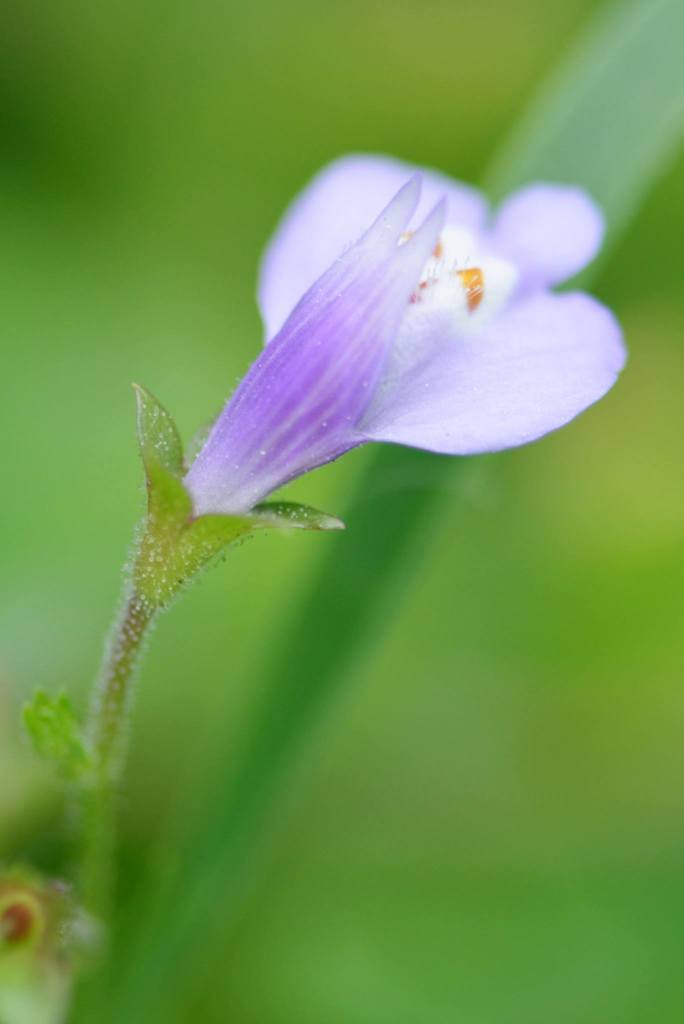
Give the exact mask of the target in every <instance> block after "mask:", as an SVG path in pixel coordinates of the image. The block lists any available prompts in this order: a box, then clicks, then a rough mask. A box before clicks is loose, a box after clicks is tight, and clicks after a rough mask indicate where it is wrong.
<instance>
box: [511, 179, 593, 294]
mask: <svg viewBox="0 0 684 1024" xmlns="http://www.w3.org/2000/svg"><path fill="white" fill-rule="evenodd" d="M603 233H604V223H603V216H602V214H601V211H600V210H599V208H598V207H597V206H596V204H595V203H594V201H593V200H592V199H591V198H590V197H589V196H588V195H587V193H586V192H584V191H583V190H582V189H580V188H575V187H571V186H565V185H545V184H537V185H528V186H527V187H526V188H523V189H520V191H519V192H514V193H513V195H511V196H509V197H508V199H506V200H505V201H504V202H503V203H502V205H501V207H500V208H499V210H498V212H497V214H496V217H495V220H494V224H493V227H492V231H491V244H492V247H493V248H494V249H495V251H496V252H497V254H498V255H500V256H503V257H504V258H505V259H508V260H510V261H511V262H512V263H514V264H515V265H516V266H517V268H518V270H519V271H520V274H521V276H522V278H523V284H524V285H527V286H528V287H541V288H543V287H548V286H551V285H555V284H559V283H560V282H561V281H566V280H567V279H568V278H569V277H572V275H573V274H576V273H577V272H578V271H579V270H581V269H582V268H583V267H585V266H586V265H587V263H589V262H590V261H591V260H593V258H594V256H595V255H596V253H597V252H598V251H599V249H600V247H601V242H602V240H603Z"/></svg>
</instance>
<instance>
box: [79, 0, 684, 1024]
mask: <svg viewBox="0 0 684 1024" xmlns="http://www.w3.org/2000/svg"><path fill="white" fill-rule="evenodd" d="M683 35H684V7H683V6H682V4H681V2H680V0H660V2H655V3H654V2H653V0H636V2H632V3H618V4H615V5H610V6H609V7H608V8H607V10H606V11H602V12H601V13H600V14H599V16H598V17H597V18H596V19H595V20H594V21H593V23H591V24H590V25H589V26H588V28H587V30H586V32H585V33H584V34H583V38H582V39H581V40H580V41H579V43H578V44H577V45H576V46H575V47H573V49H572V51H571V53H570V54H569V56H568V58H567V60H566V62H565V64H564V66H563V67H562V68H561V70H560V71H559V72H558V73H556V74H554V75H553V77H552V79H551V80H550V81H549V82H545V83H544V84H543V85H542V87H541V88H540V90H539V92H538V96H537V99H536V100H535V101H534V102H533V104H532V106H531V108H530V111H529V113H528V114H527V116H526V117H525V118H524V119H523V120H522V122H521V124H520V126H519V127H518V128H516V130H515V131H514V132H513V134H512V136H511V138H510V139H509V141H508V142H507V143H506V144H505V145H504V146H503V147H502V150H501V152H500V153H499V154H497V156H496V158H495V159H494V161H493V164H492V167H491V170H490V171H489V173H487V174H486V175H485V178H484V180H485V183H486V184H487V185H489V186H490V188H491V190H492V192H494V193H495V194H500V193H502V192H504V191H507V190H508V189H511V188H514V187H516V186H517V185H519V184H521V183H522V182H524V181H526V180H529V179H531V178H547V179H555V180H563V181H572V182H574V183H577V184H579V185H582V186H584V187H585V188H588V189H589V190H590V191H591V192H592V193H593V195H594V196H595V198H596V199H597V200H598V201H599V202H600V203H601V205H602V206H603V208H604V211H605V213H606V217H607V221H608V226H609V243H610V244H612V245H614V244H615V243H616V241H617V240H618V238H619V236H620V233H621V232H622V231H624V229H625V228H626V227H627V224H628V222H629V219H630V218H631V217H632V216H633V215H634V213H635V212H636V210H637V208H638V206H639V203H640V201H641V199H642V198H643V196H644V195H645V194H646V193H647V191H648V190H649V188H650V187H652V185H653V183H654V181H655V179H656V177H657V176H658V175H659V174H661V173H662V172H663V171H664V170H665V168H666V166H667V163H668V161H669V159H670V157H671V156H672V154H673V153H674V152H675V149H676V147H677V146H678V145H679V142H680V140H681V135H682V127H683V123H684V104H683V102H682V95H681V89H680V81H679V80H680V75H681V60H680V52H679V48H680V40H681V38H682V36H683ZM464 465H466V464H465V463H463V462H461V463H457V464H456V466H455V467H454V466H452V463H451V462H450V460H448V459H439V458H434V457H430V456H427V455H425V454H423V453H417V452H412V451H403V450H394V449H392V448H388V449H384V450H381V451H379V452H378V454H377V455H376V456H375V457H374V459H373V461H372V463H371V464H370V466H369V467H368V470H367V472H366V474H365V475H364V476H363V478H362V479H361V481H360V484H359V488H358V493H357V496H356V498H355V499H353V500H352V501H351V502H350V510H349V512H348V516H347V518H348V522H349V526H350V530H349V534H348V535H347V536H346V537H345V538H344V539H343V540H342V541H340V542H339V543H343V544H344V557H343V558H340V557H339V555H340V551H339V550H338V548H337V546H336V544H335V543H334V542H333V548H332V550H331V552H330V556H329V557H328V558H326V559H324V561H323V565H322V567H321V571H320V574H319V577H318V579H317V580H316V581H315V582H314V584H313V587H312V590H311V592H310V594H309V596H308V598H307V599H306V600H305V602H304V605H303V608H302V609H301V613H300V618H299V620H298V621H297V623H295V624H294V625H293V628H292V630H291V632H290V634H289V637H288V639H287V641H286V644H285V648H284V649H283V650H280V651H279V652H278V656H277V657H276V658H275V659H274V661H273V664H272V667H271V670H270V672H269V676H268V679H267V687H266V703H265V706H264V707H263V708H262V710H261V713H260V717H259V718H258V720H257V722H256V724H255V726H254V730H253V734H252V739H251V743H250V745H249V747H248V749H247V750H246V752H245V754H244V757H243V760H242V763H241V767H240V769H239V771H238V773H237V776H234V777H229V778H228V779H226V778H221V779H219V780H217V785H216V792H215V794H214V799H213V800H212V801H209V806H210V808H211V816H210V818H208V820H207V822H206V824H205V827H204V831H203V833H201V834H200V836H199V838H198V839H197V841H196V843H195V845H193V846H192V847H190V848H189V849H188V850H186V851H184V852H183V855H182V857H181V858H180V864H179V866H178V867H177V868H176V869H175V870H174V871H173V872H172V873H170V874H169V875H167V876H166V877H164V878H162V879H160V880H159V882H158V884H157V885H155V886H153V887H152V891H151V892H150V893H149V894H147V896H146V898H145V900H144V901H142V902H143V906H141V907H138V917H137V920H136V922H135V927H136V933H135V934H134V935H133V936H132V937H131V935H126V936H124V937H123V938H122V939H121V941H120V944H119V949H118V962H116V963H115V966H114V973H113V975H112V976H111V977H110V978H108V979H102V978H100V979H95V984H94V985H93V986H92V988H91V990H90V992H89V993H87V998H86V999H85V1000H84V1002H83V1003H82V1005H81V1008H80V1016H79V1019H80V1020H88V1021H91V1020H94V1019H96V1020H98V1021H102V1022H104V1021H108V1020H110V1021H122V1020H125V1021H127V1022H128V1024H135V1022H137V1021H145V1022H150V1021H152V1020H167V1019H169V1017H170V1016H173V1013H172V1007H173V1006H174V1005H176V1004H177V1001H178V997H179V993H181V992H182V991H183V990H184V989H186V988H188V987H191V986H192V984H193V983H195V984H199V983H200V980H198V979H201V978H202V976H203V975H202V970H203V969H206V965H207V962H208V961H211V959H212V957H215V956H216V955H217V954H218V951H219V950H220V948H221V945H220V943H221V940H222V938H223V937H224V935H225V933H226V930H227V929H228V928H229V927H230V925H231V924H232V922H233V920H234V917H235V910H236V907H237V906H238V905H239V903H240V900H241V899H243V898H244V896H245V890H246V882H247V876H248V869H249V867H250V866H251V865H252V864H253V855H254V852H255V850H256V848H257V845H258V842H259V840H260V839H261V837H262V835H263V830H264V827H265V824H266V823H267V821H268V820H269V818H270V817H272V812H273V808H274V806H275V804H276V801H277V799H278V797H279V796H280V794H281V793H282V790H283V786H284V784H285V782H286V780H287V779H288V778H289V777H290V775H289V773H290V772H291V769H292V766H293V765H294V764H295V763H296V761H297V759H298V757H299V755H300V753H301V750H302V748H303V747H304V745H305V743H306V741H307V740H308V739H309V737H310V735H311V733H312V732H313V730H314V729H315V728H316V726H318V725H319V724H320V722H321V720H322V718H323V717H324V715H325V713H326V711H327V710H328V709H329V707H330V706H331V703H332V700H333V698H334V697H335V695H336V694H337V692H338V691H339V689H340V687H341V684H342V683H343V681H344V679H345V678H346V675H347V673H348V669H349V667H350V666H352V665H353V664H354V661H355V659H356V658H357V657H358V656H359V654H360V652H361V650H362V647H363V645H364V644H365V643H366V641H367V639H368V636H369V632H370V630H371V628H372V626H373V623H374V621H375V617H376V615H377V612H378V610H379V609H380V607H381V606H384V605H385V604H386V603H387V601H388V597H389V589H390V587H391V585H392V584H396V580H397V576H398V574H399V573H401V574H403V579H404V587H405V585H406V581H407V579H408V576H409V568H410V564H411V563H412V562H415V561H416V560H417V554H418V551H419V549H420V547H421V544H420V538H421V537H423V536H425V535H426V534H427V532H428V523H429V517H430V516H431V515H432V514H434V512H435V511H436V509H437V507H438V504H439V501H440V498H441V491H442V490H445V491H447V493H448V494H449V496H450V498H451V499H452V500H453V492H454V489H453V487H452V486H449V487H444V483H445V481H446V480H447V478H448V479H449V481H451V478H452V474H453V473H454V472H457V473H462V472H463V467H464ZM426 475H427V476H429V482H428V485H427V486H425V484H424V483H423V481H425V478H426ZM406 481H409V486H408V487H406V486H405V482H406ZM416 481H420V484H419V485H418V486H416ZM397 589H400V588H397ZM312 635H315V636H316V638H317V643H316V645H315V646H313V645H312V644H311V643H310V638H311V636H312ZM231 771H232V761H231ZM226 791H228V792H229V793H230V796H229V797H228V798H226V796H225V793H226ZM181 880H182V884H181ZM219 902H220V904H221V907H222V910H221V914H220V920H219V915H217V914H216V911H215V908H216V906H217V905H218V904H219ZM101 982H102V984H100V983H101Z"/></svg>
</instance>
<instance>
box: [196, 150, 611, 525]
mask: <svg viewBox="0 0 684 1024" xmlns="http://www.w3.org/2000/svg"><path fill="white" fill-rule="evenodd" d="M411 175H413V176H411ZM407 179H408V180H407ZM421 179H422V189H421ZM392 196H394V198H392ZM386 204H389V205H386ZM383 207H384V210H383ZM380 210H383V212H382V213H380V216H379V217H378V212H379V211H380ZM369 224H370V225H371V226H370V227H368V225H369ZM602 235H603V221H602V217H601V214H600V212H599V210H598V209H597V208H596V206H595V205H594V204H593V202H592V201H591V200H590V199H589V197H588V196H587V195H586V194H585V193H584V192H582V191H581V190H580V189H577V188H571V187H564V186H558V185H544V184H536V185H530V186H528V187H527V188H524V189H522V190H521V191H519V192H516V193H514V194H513V195H512V196H510V197H509V198H508V199H507V200H506V201H505V202H504V203H503V205H502V206H501V207H500V208H499V209H498V210H497V211H496V212H495V214H494V215H493V216H491V215H490V214H489V211H488V208H487V204H486V201H485V199H484V198H483V197H482V196H481V195H480V194H479V193H478V192H476V191H475V190H474V189H472V188H469V187H467V186H464V185H461V184H459V183H457V182H454V181H451V180H450V179H449V178H446V177H443V176H442V175H440V174H438V173H437V172H434V171H422V172H421V174H420V175H418V174H415V169H414V168H411V167H408V166H406V165H405V164H402V163H399V162H398V161H395V160H390V159H387V158H384V157H370V156H354V157H346V158H344V159H341V160H338V161H336V162H335V163H333V164H332V165H330V166H329V167H327V168H326V169H324V170H323V171H322V172H321V173H320V174H319V175H318V176H317V177H316V178H315V179H314V181H313V182H312V183H311V184H310V185H309V187H308V188H307V189H306V190H305V191H304V192H303V193H302V194H301V195H300V196H299V197H298V198H297V199H296V200H295V202H294V203H293V205H292V207H291V208H290V210H289V211H288V212H287V213H286V215H285V217H284V219H283V221H282V223H281V224H280V226H279V227H278V229H277V231H276V233H275V236H274V238H273V240H272V242H271V244H270V246H269V248H268V250H267V252H266V255H265V257H264V261H263V264H262V268H261V276H260V283H259V304H260V307H261V312H262V315H263V319H264V323H265V326H266V337H267V339H270V340H268V343H267V345H266V347H265V348H264V350H263V352H262V354H261V355H260V356H259V358H258V359H257V360H256V362H255V363H254V364H253V365H252V367H251V369H250V370H249V372H248V373H247V376H246V377H245V378H244V380H243V381H242V383H241V384H240V386H239V387H238V389H237V391H236V392H235V394H234V395H233V397H232V398H231V399H230V401H229V402H228V404H227V405H226V407H225V409H224V410H223V412H222V414H221V416H220V417H219V419H218V421H217V422H216V424H215V426H214V428H213V430H212V432H211V434H210V435H209V438H208V440H207V443H206V444H205V446H204V448H203V449H202V451H201V452H200V454H199V455H198V457H197V459H196V460H195V462H194V463H193V465H192V466H191V468H190V471H189V472H188V474H187V476H186V478H185V480H186V484H187V486H188V489H189V491H190V493H191V495H192V498H193V503H194V507H195V511H196V512H197V513H198V514H202V513H209V512H222V513H240V512H244V511H247V510H248V509H250V508H252V507H253V506H254V505H255V504H256V503H257V502H258V501H260V500H261V499H262V498H264V497H265V496H266V495H267V494H269V493H270V492H271V491H273V490H275V489H276V488H277V487H280V486H281V485H282V484H284V483H286V482H287V481H288V480H291V479H293V478H294V477H296V476H299V475H300V474H302V473H305V472H307V470H310V469H313V468H314V467H316V466H320V465H322V464H323V463H325V462H329V461H330V460H331V459H334V458H336V457H337V456H338V455H341V454H342V453H343V452H345V451H348V450H349V449H350V448H353V447H355V446H356V445H359V444H363V443H365V442H367V441H386V442H393V443H398V444H405V445H410V446H412V447H416V448H426V449H429V450H431V451H435V452H444V453H448V454H451V455H467V454H472V453H476V452H489V451H497V450H499V449H502V448H509V447H513V446H515V445H520V444H524V443H525V442H527V441H532V440H534V439H535V438H538V437H541V436H542V435H543V434H546V433H548V432H549V431H551V430H555V429H556V428H557V427H560V426H562V425H563V424H564V423H567V422H568V421H569V420H571V419H572V418H573V417H574V416H576V415H577V414H578V413H580V412H582V410H584V409H585V408H586V407H587V406H589V405H591V404H592V403H593V402H595V401H597V399H599V398H600V397H601V396H602V395H604V394H605V393H606V391H608V389H609V388H610V387H611V386H612V384H613V383H614V381H615V379H616V377H617V375H618V373H619V371H620V369H621V368H622V365H623V363H624V360H625V352H624V348H623V344H622V338H621V332H620V328H619V326H618V324H617V322H616V321H615V319H614V317H613V316H612V314H611V313H610V312H609V311H608V310H607V309H606V308H605V307H604V306H602V305H601V304H600V303H598V302H597V301H596V300H595V299H593V298H591V297H590V296H588V295H585V294H583V293H581V292H566V293H563V294H555V293H554V292H552V291H551V290H550V289H551V288H552V287H553V286H554V285H557V284H560V283H561V282H562V281H564V280H566V279H567V278H569V277H571V276H572V275H573V274H575V273H576V272H577V271H578V270H581V269H582V267H584V266H585V265H586V264H587V263H588V262H589V261H590V260H591V259H593V257H594V256H595V255H596V252H597V251H598V249H599V246H600V243H601V239H602ZM357 239H358V240H357ZM350 243H352V244H350Z"/></svg>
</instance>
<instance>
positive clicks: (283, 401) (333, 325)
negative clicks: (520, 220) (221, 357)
mask: <svg viewBox="0 0 684 1024" xmlns="http://www.w3.org/2000/svg"><path fill="white" fill-rule="evenodd" d="M419 193H420V182H419V180H418V177H417V176H416V177H414V179H412V180H411V181H409V182H408V183H407V184H406V185H405V186H404V187H403V188H402V189H401V190H400V191H399V193H398V194H397V196H395V198H394V199H393V200H392V202H391V203H390V204H389V206H388V207H387V208H386V209H385V210H384V211H383V213H382V214H381V215H380V217H378V218H377V220H376V221H375V223H374V224H373V225H372V227H371V228H370V229H369V230H368V231H367V232H366V233H365V235H363V237H362V238H361V239H360V240H359V241H358V242H357V243H356V245H354V246H352V247H351V248H350V249H348V250H347V252H346V253H345V254H344V256H343V257H342V258H341V259H339V260H337V261H336V262H335V263H334V264H333V265H332V266H331V267H330V268H329V269H328V270H327V271H326V273H325V274H323V276H322V277H321V278H319V280H318V281H316V283H315V284H314V285H313V286H312V287H311V288H310V289H309V291H308V292H307V293H306V294H305V295H304V296H303V298H302V299H301V300H300V302H299V303H298V304H297V306H296V307H295V309H294V310H293V311H292V313H291V315H290V316H289V317H288V319H287V321H286V323H285V324H284V326H283V328H282V329H281V330H280V331H279V332H278V334H277V335H276V336H275V338H274V339H273V341H272V342H271V344H270V345H268V346H267V348H265V349H263V350H262V352H261V354H260V356H259V357H258V359H257V360H256V362H255V363H254V364H253V365H252V367H251V368H250V370H249V372H248V373H247V375H246V377H245V378H244V380H243V381H242V383H241V384H240V386H239V387H238V389H237V391H236V392H235V394H234V395H233V397H232V398H231V400H230V401H229V402H228V404H227V406H226V407H225V409H224V410H223V412H222V413H221V415H220V416H219V418H218V420H217V421H216V424H215V425H214V427H213V429H212V431H211V433H210V435H209V437H208V439H207V442H206V444H205V445H204V447H203V448H202V450H201V452H200V453H199V455H198V456H197V458H196V459H195V461H194V462H193V464H192V466H191V467H190V470H189V472H188V474H187V475H186V477H185V483H186V485H187V487H188V490H189V491H190V493H191V495H192V498H193V507H194V510H195V513H196V514H204V513H209V512H223V513H240V512H244V511H246V510H248V509H250V508H252V507H253V506H254V505H255V504H256V503H257V502H258V501H260V500H261V499H262V498H264V497H265V496H266V495H267V494H269V493H270V492H271V491H273V490H275V489H276V488H278V487H280V486H281V485H282V484H284V483H286V482H287V481H288V480H291V479H293V477H295V476H298V475H300V474H301V473H304V472H307V471H308V470H310V469H313V468H315V467H316V466H319V465H321V464H322V463H324V462H328V461H329V460H330V459H332V458H335V457H336V456H337V455H340V454H341V453H342V452H344V451H346V450H347V449H349V448H351V447H353V446H354V445H357V444H359V443H361V440H362V439H361V438H360V437H359V435H358V432H357V431H356V424H357V423H358V421H359V419H360V417H361V415H362V414H363V412H364V411H365V409H366V408H367V406H368V403H369V401H370V400H371V397H372V395H373V393H374V389H375V386H376V385H377V382H378V379H379V377H380V374H381V371H382V368H383V365H384V363H385V359H386V355H387V351H388V349H389V347H390V346H391V344H392V342H393V341H394V338H395V336H396V333H397V331H398V329H399V327H400V324H401V322H402V319H403V316H404V313H405V311H406V308H407V306H408V303H409V299H410V296H411V293H412V291H413V290H414V288H415V287H416V284H417V282H418V279H419V276H420V271H421V268H422V267H423V265H424V264H425V261H426V260H427V258H428V256H429V254H430V252H431V251H432V249H433V248H434V245H435V242H436V240H437V237H438V235H439V232H440V230H441V227H442V224H443V221H444V211H443V209H441V208H440V207H439V206H438V207H437V208H436V209H435V210H434V211H433V212H432V214H431V215H430V216H429V217H428V218H427V219H426V221H425V222H424V223H423V225H422V227H421V228H420V229H419V230H418V231H417V232H416V233H415V234H414V236H413V237H412V238H411V240H410V241H409V242H407V243H406V244H405V245H399V244H398V242H399V237H400V234H401V232H402V231H403V229H404V227H405V225H406V222H407V220H408V218H409V217H410V216H411V214H412V213H413V211H414V209H415V207H416V204H417V202H418V197H419Z"/></svg>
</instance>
